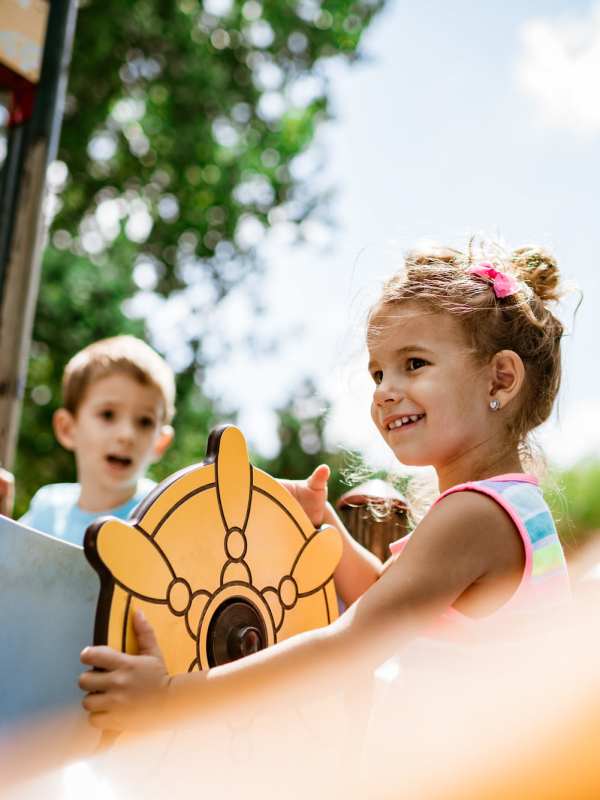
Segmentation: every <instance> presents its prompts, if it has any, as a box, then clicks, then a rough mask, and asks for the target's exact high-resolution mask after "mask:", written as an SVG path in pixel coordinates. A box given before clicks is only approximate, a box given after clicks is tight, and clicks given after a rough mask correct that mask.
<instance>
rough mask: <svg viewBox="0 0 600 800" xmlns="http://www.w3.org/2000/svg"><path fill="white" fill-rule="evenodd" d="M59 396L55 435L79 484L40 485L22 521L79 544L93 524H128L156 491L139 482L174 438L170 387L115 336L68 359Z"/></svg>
mask: <svg viewBox="0 0 600 800" xmlns="http://www.w3.org/2000/svg"><path fill="white" fill-rule="evenodd" d="M62 389H63V407H62V408H59V409H58V410H57V411H56V412H55V413H54V417H53V427H54V433H55V435H56V438H57V439H58V441H59V442H60V444H61V445H62V446H63V447H65V448H66V449H67V450H71V451H72V452H73V454H74V455H75V463H76V467H77V479H78V483H54V484H50V485H48V486H43V487H42V488H41V489H39V490H38V491H37V492H36V494H35V495H34V497H33V499H32V501H31V505H30V507H29V510H28V511H27V513H26V514H25V515H24V516H23V517H21V522H24V523H25V524H26V525H29V526H30V527H32V528H36V529H37V530H40V531H44V532H45V533H50V534H52V536H56V537H57V538H59V539H64V540H65V541H68V542H72V543H74V544H78V545H81V544H82V542H83V536H84V534H85V530H86V528H87V526H88V525H89V524H90V523H91V522H93V521H94V520H95V519H96V518H97V517H99V516H102V515H104V514H110V515H112V516H116V517H119V518H121V519H126V518H127V517H128V516H129V514H130V512H131V511H132V510H133V509H134V508H135V506H136V505H137V504H138V503H139V502H140V501H141V500H142V499H143V498H144V497H145V496H146V495H147V494H148V492H149V491H150V490H151V489H152V487H153V486H154V483H153V482H152V481H150V480H148V479H146V478H144V477H143V476H144V473H145V471H146V468H147V467H148V466H149V465H150V464H152V463H154V462H156V461H158V460H159V459H160V457H161V456H162V454H163V453H164V451H165V450H166V448H167V447H168V446H169V444H170V442H171V440H172V438H173V429H172V428H171V426H170V424H169V423H170V422H171V419H172V417H173V414H174V411H175V408H174V403H175V380H174V376H173V372H172V370H171V369H170V367H169V366H168V365H167V364H166V362H165V361H164V360H163V359H162V358H161V357H160V356H159V355H158V354H157V353H156V352H155V351H154V350H152V348H150V347H149V346H148V345H147V344H145V343H144V342H142V341H141V340H140V339H136V338H135V337H133V336H115V337H112V338H110V339H102V340H101V341H98V342H95V343H94V344H91V345H89V346H88V347H86V348H84V349H83V350H81V351H80V352H79V353H77V354H76V355H75V356H73V358H72V359H71V360H70V361H69V363H68V364H67V366H66V367H65V371H64V374H63V383H62Z"/></svg>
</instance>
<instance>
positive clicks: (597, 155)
mask: <svg viewBox="0 0 600 800" xmlns="http://www.w3.org/2000/svg"><path fill="white" fill-rule="evenodd" d="M362 51H363V54H364V56H365V60H364V61H363V62H362V63H361V64H358V65H355V66H353V67H352V68H350V67H348V66H347V65H345V64H343V63H341V62H339V63H335V64H333V65H330V66H329V67H328V74H329V76H330V81H331V94H332V98H333V103H334V111H335V116H336V118H335V121H334V122H332V123H330V124H328V126H327V127H326V129H325V130H324V131H323V132H322V135H321V137H320V141H319V143H318V148H316V149H315V151H314V153H315V157H314V158H313V159H312V160H313V161H314V164H313V166H315V165H316V166H317V174H316V175H315V178H314V180H317V181H319V184H320V185H321V184H322V185H331V186H334V187H335V188H336V190H337V194H336V196H335V198H334V200H333V203H332V210H333V213H334V216H335V218H336V219H337V223H338V227H337V229H335V230H334V232H333V234H332V235H331V236H330V237H329V245H328V247H326V248H325V247H323V246H317V245H316V244H315V245H307V246H305V247H298V246H296V247H292V246H290V245H289V243H286V240H285V235H281V232H279V233H275V234H274V235H271V236H270V237H269V239H268V240H267V242H266V243H265V245H264V253H265V254H266V256H267V259H268V263H269V277H268V283H267V289H266V294H265V305H266V314H265V316H264V317H263V318H261V319H259V320H256V319H253V320H252V321H251V322H250V323H249V324H250V325H251V326H252V327H253V328H254V329H255V330H256V331H258V332H259V333H260V332H272V331H277V332H278V333H280V334H281V345H280V349H279V352H278V353H277V354H276V355H265V356H264V357H261V358H255V359H253V361H252V362H251V363H249V360H248V354H247V353H245V352H243V351H241V350H240V351H239V352H238V354H237V355H234V356H233V357H232V359H231V360H228V361H227V362H226V363H223V364H222V365H221V367H219V368H217V369H214V370H212V371H211V373H210V374H209V389H210V390H212V391H215V392H217V393H219V394H220V395H221V396H222V397H223V398H224V399H225V400H226V401H228V402H230V403H231V404H232V405H234V406H241V408H242V414H241V417H240V424H241V426H242V428H243V430H244V431H245V433H246V435H247V436H248V438H249V439H250V441H251V442H252V444H253V445H254V446H255V447H257V448H258V449H260V450H263V451H264V452H269V451H271V450H272V448H273V447H274V445H275V438H274V417H273V413H272V409H273V407H275V406H276V405H277V404H278V403H282V402H284V401H285V400H286V399H287V398H288V397H289V396H290V394H291V392H292V390H293V389H294V388H295V387H297V385H298V383H299V381H300V379H301V378H302V377H303V376H304V375H312V376H314V378H315V379H316V380H317V382H318V386H319V389H320V390H321V391H322V392H323V393H324V394H325V395H326V396H327V397H328V398H329V399H330V400H331V401H332V403H333V413H332V415H331V419H330V425H329V431H328V434H329V438H330V442H331V444H332V445H340V446H345V447H358V448H360V449H362V450H363V451H364V452H366V453H367V455H368V457H369V458H370V459H371V461H373V462H374V463H375V464H377V465H379V464H381V465H384V464H388V463H389V457H388V455H387V452H386V449H385V446H384V445H380V444H379V442H378V440H377V434H376V432H375V430H374V428H373V427H372V423H371V422H370V419H369V413H368V408H369V397H370V379H367V377H366V375H365V371H366V370H365V365H366V361H365V359H364V357H362V356H361V342H362V333H363V321H364V314H365V310H366V308H367V306H368V304H369V302H370V300H371V299H373V297H374V296H376V293H377V287H378V285H379V284H378V282H379V281H380V280H381V278H382V277H384V276H386V274H388V273H390V272H391V271H392V270H393V269H394V266H395V265H396V264H397V263H398V262H399V258H398V254H399V253H400V252H402V250H404V249H406V248H407V247H409V246H411V245H412V244H414V242H415V241H416V240H418V239H421V238H435V239H438V240H441V241H449V242H455V243H461V244H462V243H464V241H465V239H466V235H467V234H468V233H470V232H472V231H478V230H485V231H487V232H491V233H496V232H497V233H499V234H500V235H501V236H502V237H503V238H505V239H506V240H507V241H508V242H509V243H510V244H511V245H513V246H519V245H522V244H526V243H529V242H531V241H535V242H538V243H541V244H544V245H546V246H549V247H550V248H551V249H552V250H553V251H554V253H555V254H556V256H557V257H558V260H559V265H560V266H561V269H562V271H563V276H564V278H565V279H567V280H570V281H573V282H575V283H576V284H577V285H578V286H579V288H580V289H581V290H582V291H583V294H584V302H583V304H582V306H581V308H580V310H579V312H578V314H577V317H576V322H575V325H574V326H573V308H574V305H575V303H576V299H577V298H576V297H575V296H573V297H572V298H571V300H570V302H569V303H568V305H567V306H566V308H565V310H564V313H563V315H562V316H563V319H565V320H566V322H567V325H568V327H569V328H570V330H571V331H572V335H571V336H570V338H569V340H568V342H567V346H566V349H565V362H566V368H565V379H564V389H563V391H562V396H561V401H560V413H559V418H556V416H555V418H554V419H553V420H552V422H551V423H549V424H548V425H546V426H545V429H544V431H543V436H542V441H543V443H544V446H545V449H546V452H547V454H548V455H549V456H550V457H551V459H553V460H554V461H556V462H558V463H560V464H562V465H566V464H569V463H572V462H573V461H575V460H576V459H578V458H580V457H583V456H584V455H586V454H588V453H593V454H595V455H596V456H600V370H599V369H598V364H599V359H598V357H597V355H596V352H595V348H596V344H597V340H598V337H599V334H600V326H599V325H598V319H597V314H598V311H597V309H598V300H597V298H598V297H600V265H599V257H600V224H599V218H598V207H599V200H600V196H599V195H600V191H599V189H598V186H600V146H599V145H600V96H599V94H598V88H597V87H598V84H599V81H600V3H598V2H596V3H590V2H583V1H582V0H530V2H528V3H526V4H524V3H521V2H517V1H516V0H506V1H505V2H504V3H502V4H498V3H496V4H490V3H473V2H472V0H455V2H453V3H447V2H445V0H422V1H421V2H420V3H418V4H416V3H411V4H408V3H399V2H390V4H389V6H388V8H387V10H386V11H384V12H383V13H382V14H381V15H380V16H379V18H378V19H377V20H376V21H375V22H374V24H373V25H372V27H371V29H370V30H369V32H368V34H367V36H366V37H365V39H364V44H363V48H362ZM318 159H321V160H320V162H319V160H318ZM310 167H311V159H304V163H302V162H301V163H300V164H299V169H300V168H301V169H306V170H309V169H310ZM307 235H309V236H310V237H311V238H313V239H314V240H316V241H317V242H318V241H319V240H320V239H322V238H323V232H322V231H321V230H320V229H319V228H318V226H313V228H312V229H309V230H308V231H307ZM240 303H241V301H240V300H238V301H236V300H235V298H233V299H232V302H231V304H230V308H229V310H228V311H227V310H226V311H225V312H224V313H225V315H226V316H229V319H230V322H231V323H233V322H234V320H235V321H237V324H238V326H239V325H240V323H239V320H240V319H242V318H243V316H244V315H243V314H241V313H240ZM242 328H243V325H242V327H241V328H240V336H241V335H242V333H243V330H242Z"/></svg>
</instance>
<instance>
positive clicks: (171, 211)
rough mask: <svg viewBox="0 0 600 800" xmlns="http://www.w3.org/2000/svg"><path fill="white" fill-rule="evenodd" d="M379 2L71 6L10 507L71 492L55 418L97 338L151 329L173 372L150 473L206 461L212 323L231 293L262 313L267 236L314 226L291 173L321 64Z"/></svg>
mask: <svg viewBox="0 0 600 800" xmlns="http://www.w3.org/2000/svg"><path fill="white" fill-rule="evenodd" d="M382 5H383V0H264V1H263V2H258V0H246V2H240V0H204V2H203V3H201V2H199V1H198V0H177V1H176V0H102V1H101V0H83V2H81V4H80V10H79V18H78V24H77V31H76V37H75V46H74V53H73V59H72V64H71V70H70V79H69V88H68V100H67V107H66V112H65V117H64V123H63V130H62V136H61V142H60V149H59V162H58V163H57V164H55V165H54V167H53V168H52V169H51V171H50V183H51V186H52V187H53V190H54V198H53V202H52V204H51V211H52V213H53V223H52V227H51V232H50V238H49V244H48V248H47V250H46V254H45V260H44V269H43V275H42V285H41V291H40V301H39V307H38V313H37V317H36V322H35V330H34V344H33V348H32V359H31V369H30V374H29V379H28V386H27V392H26V399H25V404H24V413H23V425H22V433H21V438H20V443H19V456H18V461H17V465H16V473H17V479H18V486H19V494H18V510H22V509H23V507H24V506H25V505H26V504H27V501H28V498H29V496H30V495H31V493H32V491H34V490H35V488H37V486H39V485H41V484H43V483H47V482H49V481H56V480H70V479H72V478H73V466H72V463H71V460H70V457H69V456H68V455H67V454H64V453H62V451H61V450H60V448H59V447H58V446H57V445H56V444H55V443H54V439H53V436H52V433H51V429H50V419H51V413H52V410H53V409H54V408H56V406H57V405H58V404H59V402H60V376H61V373H62V369H63V366H64V364H65V363H66V361H67V360H68V358H69V357H70V356H71V355H72V354H73V353H74V352H75V351H77V350H78V349H80V348H81V347H83V346H85V345H86V344H88V343H89V342H91V341H93V340H94V339H97V338H101V337H103V336H108V335H114V334H116V333H121V332H131V333H137V334H138V335H139V334H142V335H143V334H144V331H146V332H147V331H148V329H149V330H150V331H151V333H152V335H153V343H154V344H155V345H156V346H157V347H158V348H159V349H162V350H163V351H166V353H167V356H168V357H169V358H170V359H171V360H172V363H173V364H174V366H175V367H176V369H177V371H178V373H179V382H178V416H177V420H176V427H177V428H178V432H179V435H178V436H177V439H176V446H175V448H174V449H173V450H172V451H171V453H170V454H169V455H168V456H167V457H166V458H165V460H164V462H163V465H162V466H161V467H159V474H158V476H159V477H160V474H161V472H162V470H164V471H172V470H173V469H176V468H178V467H179V466H181V465H183V464H185V463H190V461H194V460H197V459H198V457H200V456H202V454H203V452H204V444H205V441H206V434H207V431H208V429H209V428H210V426H211V425H212V424H214V422H215V421H216V419H217V418H218V417H220V414H219V409H218V408H217V407H216V406H215V403H214V402H212V401H211V399H210V398H207V397H206V396H205V395H204V394H203V391H202V388H203V367H204V365H205V364H206V363H207V362H208V361H209V360H210V358H212V357H214V356H215V349H214V331H211V330H210V319H211V317H210V313H209V312H210V310H211V309H212V308H214V306H215V305H216V304H218V303H219V302H220V301H221V300H222V299H223V298H225V297H226V296H227V295H228V293H230V292H231V291H232V290H233V289H236V290H239V287H240V286H241V285H242V286H244V287H245V291H247V292H248V293H250V292H254V294H255V297H256V302H257V305H259V303H260V280H259V279H258V280H257V276H258V278H260V271H261V263H260V259H259V257H258V255H257V245H258V244H259V242H260V240H261V238H262V237H263V236H264V234H265V231H267V230H268V229H269V228H271V227H273V226H274V225H285V226H287V228H288V229H289V230H290V231H295V232H296V234H297V235H298V236H301V235H302V223H303V221H304V220H306V219H308V218H309V217H310V216H311V215H314V214H318V213H322V210H323V206H322V202H321V201H322V197H321V196H320V195H319V194H318V192H317V191H316V190H315V189H314V186H313V183H312V182H311V180H310V176H309V177H308V178H300V172H299V170H298V159H299V157H301V156H302V155H303V154H304V153H305V152H306V151H307V149H308V148H309V146H310V145H311V143H312V142H313V139H314V135H315V131H316V129H317V127H318V126H319V124H320V123H321V122H322V121H323V120H324V119H326V118H327V116H328V113H329V98H328V84H327V78H326V71H325V70H324V68H323V65H324V63H325V62H326V61H327V59H329V58H331V57H334V56H337V57H344V58H347V59H354V58H356V54H357V47H358V45H359V42H360V39H361V36H362V34H363V33H364V31H365V29H366V27H367V26H368V24H369V22H370V21H371V19H372V17H373V15H374V14H375V13H376V12H377V11H378V10H379V8H380V7H381V6H382ZM182 309H183V311H182ZM177 310H178V311H177ZM176 312H177V313H176ZM208 334H212V336H213V346H212V348H211V350H210V352H208V350H207V347H206V342H207V340H208V338H209V337H208ZM151 339H152V336H151ZM292 428H293V425H292ZM182 432H184V433H182ZM301 452H303V451H302V447H300V448H299V450H297V453H298V454H300V453H301ZM294 463H295V462H294ZM163 474H164V473H163Z"/></svg>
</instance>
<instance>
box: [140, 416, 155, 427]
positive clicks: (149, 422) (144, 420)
mask: <svg viewBox="0 0 600 800" xmlns="http://www.w3.org/2000/svg"><path fill="white" fill-rule="evenodd" d="M138 424H139V426H140V428H153V427H154V420H153V419H152V417H140V419H139V420H138Z"/></svg>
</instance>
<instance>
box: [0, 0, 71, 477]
mask: <svg viewBox="0 0 600 800" xmlns="http://www.w3.org/2000/svg"><path fill="white" fill-rule="evenodd" d="M76 9H77V3H76V0H51V2H50V10H49V16H48V27H47V31H46V38H45V44H44V55H43V60H42V69H41V76H40V83H39V86H38V88H37V93H36V97H35V103H34V106H33V113H32V115H31V118H30V119H29V120H26V121H24V122H22V123H21V125H15V126H13V128H11V131H10V134H9V142H8V151H7V160H6V163H5V168H6V172H5V175H4V176H3V177H4V180H3V183H2V192H3V195H2V197H1V198H0V212H1V213H2V217H1V218H0V228H2V229H3V235H2V244H3V250H1V251H0V259H1V261H0V292H1V296H0V342H2V347H1V348H0V464H2V465H3V466H6V467H8V468H9V469H10V468H11V467H12V463H13V458H14V453H15V447H16V442H17V435H18V429H19V421H20V416H21V401H22V398H23V393H24V389H25V382H26V378H27V362H28V359H29V347H30V342H31V331H32V328H33V318H34V312H35V305H36V301H37V295H38V287H39V278H40V269H41V256H42V251H43V245H44V240H45V236H46V228H47V226H46V220H45V218H44V213H43V211H44V200H45V194H46V171H47V167H48V164H49V163H50V162H51V161H53V160H54V158H55V156H56V150H57V147H58V139H59V133H60V125H61V122H62V115H63V109H64V98H65V91H66V84H67V74H68V66H69V62H70V59H71V49H72V43H73V35H74V31H75V19H76ZM9 172H10V174H8V173H9ZM9 192H10V197H9Z"/></svg>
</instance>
